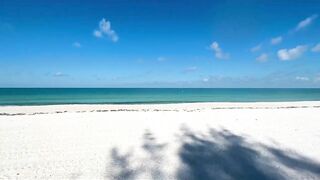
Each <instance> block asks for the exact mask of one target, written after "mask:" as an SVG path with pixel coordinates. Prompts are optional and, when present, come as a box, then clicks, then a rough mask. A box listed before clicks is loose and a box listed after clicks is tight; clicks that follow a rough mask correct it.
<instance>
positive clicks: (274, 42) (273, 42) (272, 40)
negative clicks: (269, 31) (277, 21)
mask: <svg viewBox="0 0 320 180" xmlns="http://www.w3.org/2000/svg"><path fill="white" fill-rule="evenodd" d="M281 42H282V37H281V36H278V37H275V38H272V39H271V40H270V44H272V45H276V44H280V43H281Z"/></svg>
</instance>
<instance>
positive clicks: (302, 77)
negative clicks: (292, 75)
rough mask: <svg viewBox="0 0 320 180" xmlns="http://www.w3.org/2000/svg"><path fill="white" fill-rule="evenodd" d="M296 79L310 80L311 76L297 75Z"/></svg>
mask: <svg viewBox="0 0 320 180" xmlns="http://www.w3.org/2000/svg"><path fill="white" fill-rule="evenodd" d="M296 80H297V81H309V78H308V77H304V76H297V77H296Z"/></svg>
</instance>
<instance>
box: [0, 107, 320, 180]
mask: <svg viewBox="0 0 320 180" xmlns="http://www.w3.org/2000/svg"><path fill="white" fill-rule="evenodd" d="M0 179H320V102H281V103H280V102H279V103H276V102H269V103H193V104H162V105H52V106H2V107H0Z"/></svg>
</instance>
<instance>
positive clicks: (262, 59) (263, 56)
mask: <svg viewBox="0 0 320 180" xmlns="http://www.w3.org/2000/svg"><path fill="white" fill-rule="evenodd" d="M256 60H257V61H259V62H267V61H268V54H266V53H262V54H261V55H260V56H258V57H257V58H256Z"/></svg>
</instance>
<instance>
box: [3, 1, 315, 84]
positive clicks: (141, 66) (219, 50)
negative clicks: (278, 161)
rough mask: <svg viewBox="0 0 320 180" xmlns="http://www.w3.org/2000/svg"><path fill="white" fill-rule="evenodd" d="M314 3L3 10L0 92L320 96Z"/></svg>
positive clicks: (26, 5)
mask: <svg viewBox="0 0 320 180" xmlns="http://www.w3.org/2000/svg"><path fill="white" fill-rule="evenodd" d="M319 15H320V1H318V0H299V1H298V0H247V1H238V0H225V1H222V0H221V1H218V0H216V1H214V0H211V1H209V0H208V1H206V0H201V1H191V0H184V1H177V0H162V1H160V0H130V1H129V0H105V1H95V0H91V1H81V0H80V1H71V0H70V1H61V0H57V1H46V0H41V1H40V0H37V1H35V0H27V1H16V0H1V1H0V87H320V17H319Z"/></svg>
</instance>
